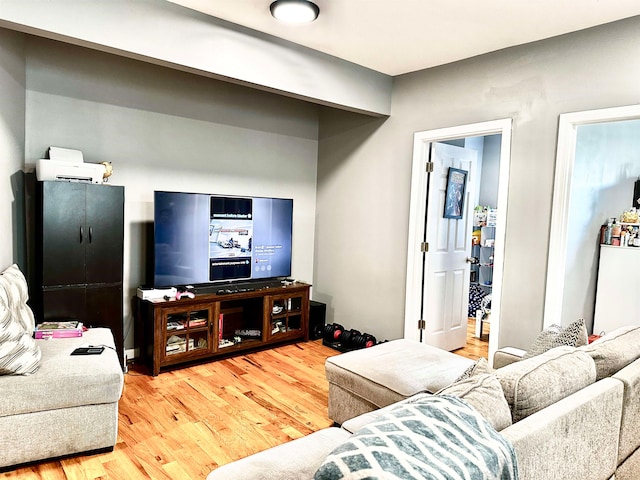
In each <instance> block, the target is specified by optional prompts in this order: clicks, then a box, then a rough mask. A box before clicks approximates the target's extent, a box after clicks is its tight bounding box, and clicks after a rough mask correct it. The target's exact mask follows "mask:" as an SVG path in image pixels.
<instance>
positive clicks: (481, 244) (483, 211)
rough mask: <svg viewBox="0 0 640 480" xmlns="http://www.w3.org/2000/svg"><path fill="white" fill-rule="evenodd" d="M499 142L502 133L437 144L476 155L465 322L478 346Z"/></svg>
mask: <svg viewBox="0 0 640 480" xmlns="http://www.w3.org/2000/svg"><path fill="white" fill-rule="evenodd" d="M501 142H502V134H501V133H496V134H492V135H480V136H474V137H465V138H459V139H451V140H445V141H443V142H440V143H445V144H449V145H456V146H459V147H463V148H466V149H470V150H474V151H475V152H477V166H476V169H477V172H478V173H477V175H476V185H475V188H474V189H473V190H472V191H473V192H474V198H472V199H470V205H473V212H470V214H471V216H472V235H471V238H469V239H468V241H469V242H471V255H470V257H471V263H470V267H469V268H470V272H469V273H470V274H469V276H468V279H469V285H468V290H469V294H468V298H469V302H468V305H467V322H468V325H469V329H468V330H469V331H471V332H472V335H473V337H475V338H476V339H478V340H480V341H481V342H488V341H489V336H490V324H491V309H492V299H493V267H494V256H495V235H496V228H497V218H498V186H499V179H500V145H501ZM476 345H477V343H476Z"/></svg>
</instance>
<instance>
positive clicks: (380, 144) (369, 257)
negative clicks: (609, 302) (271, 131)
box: [315, 17, 640, 348]
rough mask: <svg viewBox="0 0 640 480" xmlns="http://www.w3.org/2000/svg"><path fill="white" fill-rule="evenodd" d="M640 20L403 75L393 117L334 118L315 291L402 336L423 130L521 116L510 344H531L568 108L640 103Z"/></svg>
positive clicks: (506, 339)
mask: <svg viewBox="0 0 640 480" xmlns="http://www.w3.org/2000/svg"><path fill="white" fill-rule="evenodd" d="M639 29H640V18H637V17H636V18H633V19H629V20H625V21H621V22H617V23H614V24H610V25H606V26H602V27H598V28H594V29H590V30H585V31H582V32H578V33H574V34H570V35H566V36H562V37H558V38H555V39H550V40H546V41H541V42H538V43H535V44H529V45H525V46H520V47H514V48H511V49H508V50H503V51H500V52H495V53H492V54H487V55H484V56H481V57H477V58H473V59H469V60H465V61H461V62H457V63H455V64H451V65H446V66H442V67H438V68H433V69H429V70H424V71H421V72H416V73H412V74H407V75H404V76H400V77H397V78H395V81H394V93H393V98H392V112H391V117H390V118H389V119H388V120H387V121H386V122H385V121H382V120H379V121H369V120H362V119H356V118H354V117H353V116H348V115H345V114H342V113H339V112H331V114H328V115H327V116H326V117H323V119H322V123H321V141H320V150H319V152H320V154H319V167H318V179H319V183H318V204H317V212H318V216H317V220H316V226H317V227H316V245H317V248H316V272H315V275H316V281H315V284H316V287H315V292H316V294H318V295H319V296H322V297H323V298H324V299H326V300H327V301H328V302H329V309H328V310H329V311H330V312H332V314H333V318H334V319H335V320H337V321H340V322H341V323H343V324H344V325H345V326H349V327H351V328H357V329H359V330H365V331H370V332H372V333H373V334H374V335H377V336H378V337H386V338H396V337H400V336H401V335H402V332H403V311H404V299H405V298H404V295H405V276H406V265H405V263H406V242H407V231H408V225H407V219H408V216H409V186H410V170H411V159H412V144H413V139H412V135H413V133H414V132H417V131H423V130H430V129H436V128H442V127H448V126H455V125H464V124H470V123H475V122H482V121H487V120H494V119H500V118H508V117H511V118H513V137H512V153H511V155H512V157H511V164H510V181H509V202H508V204H509V206H508V211H507V224H506V244H505V271H504V281H503V286H504V290H503V296H502V305H501V307H502V309H501V330H500V337H499V344H500V345H515V346H519V347H524V348H526V347H528V346H529V345H530V343H531V341H532V340H533V338H534V337H535V336H536V335H537V333H538V332H539V331H540V330H541V329H542V324H543V310H544V294H545V279H546V266H547V260H546V259H547V253H548V248H549V229H550V216H551V202H552V193H553V179H554V171H555V154H556V140H557V133H558V132H557V130H558V128H557V126H558V116H559V114H560V113H564V112H572V111H581V110H590V109H596V108H604V107H612V106H619V105H629V104H635V103H637V102H638V101H639V99H640V83H639V82H638V81H637V79H638V78H640V60H639V59H640V36H638V31H639ZM336 117H340V118H336Z"/></svg>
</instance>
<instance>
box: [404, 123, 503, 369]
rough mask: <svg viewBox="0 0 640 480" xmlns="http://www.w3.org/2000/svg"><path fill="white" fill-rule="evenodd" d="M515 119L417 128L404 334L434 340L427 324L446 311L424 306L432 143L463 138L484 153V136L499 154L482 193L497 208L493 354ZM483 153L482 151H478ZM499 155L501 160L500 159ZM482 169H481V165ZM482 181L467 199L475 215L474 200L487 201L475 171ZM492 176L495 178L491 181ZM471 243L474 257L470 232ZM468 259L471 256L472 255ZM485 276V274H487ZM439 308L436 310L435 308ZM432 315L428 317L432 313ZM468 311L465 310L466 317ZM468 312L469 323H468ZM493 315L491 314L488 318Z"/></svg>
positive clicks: (492, 283)
mask: <svg viewBox="0 0 640 480" xmlns="http://www.w3.org/2000/svg"><path fill="white" fill-rule="evenodd" d="M511 123H512V122H511V119H505V120H497V121H492V122H484V123H479V124H472V125H464V126H460V127H452V128H445V129H438V130H432V131H425V132H418V133H416V134H415V135H414V154H413V155H414V158H413V171H412V189H411V206H410V223H409V245H408V254H407V294H406V305H405V338H413V339H415V340H419V341H425V340H426V342H425V343H429V341H428V338H426V339H425V338H423V337H424V336H423V335H422V334H423V333H424V332H423V330H424V329H425V324H426V323H427V322H429V321H432V322H433V321H436V320H437V319H435V318H433V315H438V314H439V313H440V312H443V311H444V309H443V308H435V309H434V308H432V309H431V311H430V312H427V311H426V310H425V308H424V307H425V301H424V296H423V294H424V291H425V289H426V290H428V289H429V288H430V286H429V284H428V279H427V281H425V271H427V270H428V266H429V262H430V261H431V260H430V252H429V251H428V246H427V248H426V251H425V245H424V243H425V242H424V239H425V238H427V232H428V231H429V228H430V226H429V224H428V222H426V223H425V218H427V212H428V206H427V202H426V201H425V199H427V194H428V190H429V181H430V180H429V174H428V173H427V169H426V168H425V165H426V164H427V163H428V162H429V161H430V155H431V150H432V146H433V144H435V143H449V144H454V145H456V144H462V145H464V146H465V148H473V149H475V150H476V151H478V152H479V151H480V150H482V152H481V156H482V157H483V160H484V157H485V145H484V143H485V141H486V142H487V147H488V148H487V150H491V149H493V150H494V151H495V152H496V153H497V154H494V153H491V154H490V156H493V157H494V159H492V161H488V162H487V173H486V174H485V181H486V184H485V188H486V190H487V191H489V190H491V191H493V195H494V197H493V198H491V199H490V200H487V197H486V193H487V192H485V195H484V196H483V197H482V198H483V199H484V203H486V204H489V205H490V206H491V207H492V211H493V212H492V213H493V215H494V220H495V224H496V227H495V231H494V233H493V238H492V239H491V240H492V242H489V243H488V245H489V246H491V247H492V248H491V249H492V251H493V255H492V256H493V258H492V259H491V260H489V259H488V257H487V258H486V260H487V262H485V263H486V266H489V265H491V267H492V274H493V276H492V278H491V281H490V283H489V282H487V283H488V284H489V285H490V288H489V289H488V290H490V293H491V316H490V322H491V323H490V330H491V335H490V337H489V352H488V356H489V359H491V358H492V356H493V353H494V352H495V350H497V346H498V333H499V329H500V298H501V291H502V272H503V259H504V237H505V222H506V206H507V185H508V179H509V160H510V144H511ZM479 156H480V155H479ZM495 159H497V161H495ZM490 170H493V172H492V173H489V171H490ZM479 171H481V170H480V169H479ZM475 179H476V180H475V181H476V182H477V188H476V191H477V193H476V194H475V195H476V197H475V198H469V199H467V205H473V207H472V208H471V209H467V212H468V213H467V214H468V215H472V214H473V210H474V209H475V206H482V203H483V202H481V201H480V198H481V192H482V190H483V186H482V185H481V179H482V174H478V175H475ZM490 179H492V180H491V181H490ZM467 240H468V246H469V255H468V257H471V244H472V238H471V236H469V238H468V239H467ZM467 259H469V258H467ZM485 279H486V277H485ZM466 281H467V282H470V281H471V278H470V276H469V277H467V278H466ZM434 301H436V302H437V301H441V302H443V303H445V302H447V301H449V302H450V299H447V298H438V297H435V298H434V297H433V296H431V297H430V299H429V302H427V303H428V304H432V303H433V302H434ZM434 312H435V313H434ZM430 315H431V316H432V317H431V318H429V316H430ZM466 315H467V311H466V310H465V317H466ZM466 320H467V319H466V318H465V323H466ZM487 320H488V318H487Z"/></svg>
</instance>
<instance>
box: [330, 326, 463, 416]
mask: <svg viewBox="0 0 640 480" xmlns="http://www.w3.org/2000/svg"><path fill="white" fill-rule="evenodd" d="M474 363H475V362H474V361H473V360H471V359H468V358H464V357H461V356H459V355H456V354H454V353H451V352H447V351H445V350H441V349H439V348H436V347H432V346H430V345H425V344H424V343H420V342H417V341H414V340H407V339H399V340H392V341H390V342H385V343H380V344H378V345H376V346H374V347H371V348H364V349H361V350H354V351H351V352H347V353H343V354H341V355H336V356H333V357H329V358H328V359H327V360H326V362H325V372H326V376H327V380H328V381H329V418H330V419H331V420H333V421H334V422H335V423H336V424H338V425H341V424H342V423H343V422H345V421H347V420H349V419H351V418H354V417H356V416H358V415H362V414H363V413H367V412H371V411H373V410H376V409H378V408H382V407H385V406H387V405H390V404H392V403H395V402H397V401H400V400H403V399H405V398H408V397H410V396H412V395H415V394H416V393H420V392H428V393H435V392H437V391H438V390H440V389H441V388H444V387H446V386H447V385H449V384H451V383H452V382H453V381H455V380H456V378H458V377H459V376H460V375H461V374H462V373H463V372H464V371H465V370H466V369H467V368H468V367H469V366H471V365H473V364H474Z"/></svg>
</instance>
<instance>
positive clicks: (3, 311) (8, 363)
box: [0, 265, 42, 375]
mask: <svg viewBox="0 0 640 480" xmlns="http://www.w3.org/2000/svg"><path fill="white" fill-rule="evenodd" d="M27 299H28V293H27V282H26V280H25V278H24V275H22V272H20V270H19V269H18V267H17V266H16V265H12V266H11V267H9V268H8V269H6V270H5V271H4V272H3V273H2V274H1V275H0V375H28V374H31V373H34V372H35V371H36V370H38V368H39V367H40V358H41V356H42V353H41V352H40V347H38V345H37V343H36V341H35V340H34V339H33V338H32V336H31V335H32V333H33V329H34V324H35V321H34V317H33V312H32V311H31V308H29V306H28V305H27Z"/></svg>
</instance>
